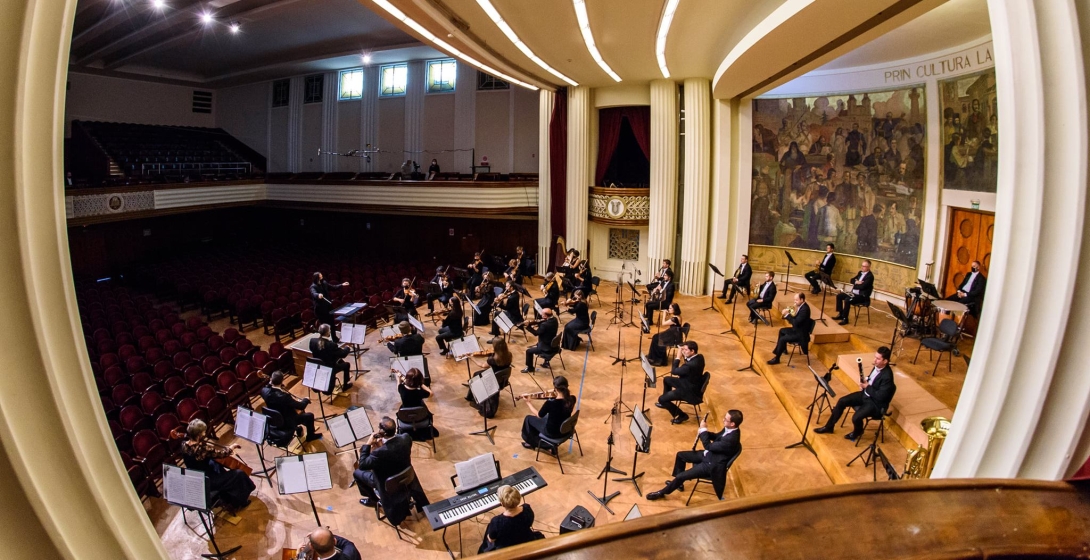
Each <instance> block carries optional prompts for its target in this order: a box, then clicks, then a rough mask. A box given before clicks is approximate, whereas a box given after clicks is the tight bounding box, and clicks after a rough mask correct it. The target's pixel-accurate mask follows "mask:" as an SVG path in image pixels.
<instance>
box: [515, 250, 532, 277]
mask: <svg viewBox="0 0 1090 560" xmlns="http://www.w3.org/2000/svg"><path fill="white" fill-rule="evenodd" d="M515 270H516V271H517V273H518V276H517V277H516V278H515V283H516V284H521V283H522V279H523V278H524V277H526V276H533V274H532V272H531V271H530V261H529V259H527V258H526V251H525V250H523V248H522V245H519V246H518V247H515Z"/></svg>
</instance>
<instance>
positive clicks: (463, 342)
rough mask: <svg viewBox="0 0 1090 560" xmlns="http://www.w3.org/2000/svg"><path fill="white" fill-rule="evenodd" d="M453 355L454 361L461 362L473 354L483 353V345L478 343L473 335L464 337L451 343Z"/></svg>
mask: <svg viewBox="0 0 1090 560" xmlns="http://www.w3.org/2000/svg"><path fill="white" fill-rule="evenodd" d="M450 348H451V353H452V354H454V361H456V362H460V361H462V360H464V359H466V358H468V357H469V356H471V355H472V354H474V353H476V352H480V351H481V344H480V342H478V341H477V337H476V336H473V335H469V336H463V337H462V338H459V339H458V340H454V341H451V343H450Z"/></svg>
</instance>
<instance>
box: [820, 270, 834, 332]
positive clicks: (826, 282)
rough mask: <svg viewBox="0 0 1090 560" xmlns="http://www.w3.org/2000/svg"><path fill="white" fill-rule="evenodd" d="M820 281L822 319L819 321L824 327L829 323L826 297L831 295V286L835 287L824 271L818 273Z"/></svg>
mask: <svg viewBox="0 0 1090 560" xmlns="http://www.w3.org/2000/svg"><path fill="white" fill-rule="evenodd" d="M818 277H819V281H820V282H821V284H822V286H821V317H818V321H821V324H822V325H826V326H828V325H829V323H826V322H825V296H826V295H827V294H828V293H829V286H832V285H833V279H832V278H831V277H830V276H829V275H828V274H826V273H825V272H824V271H821V270H819V271H818Z"/></svg>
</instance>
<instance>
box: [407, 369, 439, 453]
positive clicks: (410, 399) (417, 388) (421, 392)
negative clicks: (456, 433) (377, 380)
mask: <svg viewBox="0 0 1090 560" xmlns="http://www.w3.org/2000/svg"><path fill="white" fill-rule="evenodd" d="M397 394H398V396H400V397H401V408H416V407H420V406H422V407H424V408H428V405H427V403H425V402H424V399H426V398H428V397H430V396H431V389H430V388H429V387H428V383H427V379H425V378H424V374H423V373H422V372H421V371H420V370H419V369H417V368H409V371H407V372H405V374H404V375H401V374H398V376H397ZM431 416H432V414H431V411H430V410H429V411H428V417H429V418H430V417H431ZM431 431H432V434H430V435H429V434H428V429H427V428H421V429H419V430H415V431H410V432H407V433H408V434H409V435H410V436H412V438H413V439H415V440H426V439H429V438H430V437H434V436H437V435H439V431H438V430H436V429H435V428H434V427H432V428H431Z"/></svg>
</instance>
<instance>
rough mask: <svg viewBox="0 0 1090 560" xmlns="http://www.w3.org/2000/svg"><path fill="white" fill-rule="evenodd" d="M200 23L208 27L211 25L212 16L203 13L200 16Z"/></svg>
mask: <svg viewBox="0 0 1090 560" xmlns="http://www.w3.org/2000/svg"><path fill="white" fill-rule="evenodd" d="M201 23H203V24H205V25H208V24H210V23H212V14H210V13H208V12H204V13H202V14H201Z"/></svg>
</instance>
